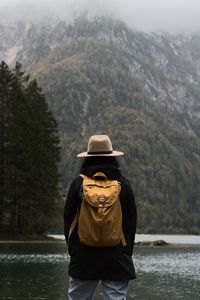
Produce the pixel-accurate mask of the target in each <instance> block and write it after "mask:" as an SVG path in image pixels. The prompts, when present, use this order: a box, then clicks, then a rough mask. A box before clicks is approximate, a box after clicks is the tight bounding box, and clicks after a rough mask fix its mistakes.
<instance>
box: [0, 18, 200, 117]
mask: <svg viewBox="0 0 200 300" xmlns="http://www.w3.org/2000/svg"><path fill="white" fill-rule="evenodd" d="M0 37H1V48H0V58H1V59H5V60H6V61H7V62H8V63H12V62H14V61H16V60H19V61H21V62H22V63H23V65H24V66H25V67H26V68H27V69H29V70H31V69H32V68H34V67H35V64H36V63H39V62H40V63H41V62H42V61H43V60H45V58H47V57H48V56H49V55H53V53H54V51H55V49H56V48H57V47H61V45H62V43H65V42H66V41H68V42H69V41H70V39H76V40H82V41H84V39H89V38H91V39H93V38H95V39H96V38H98V39H101V40H105V41H109V42H110V43H111V44H113V45H115V47H116V48H118V50H119V51H120V53H121V56H122V57H123V59H124V60H126V63H127V65H128V66H129V70H130V72H132V73H133V75H134V77H135V78H137V79H138V81H139V82H140V83H141V85H142V86H143V89H144V92H145V94H146V96H147V97H148V98H149V99H150V100H152V101H154V102H158V103H161V104H163V105H165V106H166V107H168V108H170V109H172V110H174V109H175V110H179V111H182V112H183V111H185V112H188V113H190V114H191V115H196V116H200V100H199V93H200V88H199V84H200V35H191V36H184V35H182V36H181V35H179V36H172V35H168V34H166V33H151V34H147V33H142V32H137V31H132V30H130V29H128V28H127V27H126V25H125V24H123V23H121V22H114V21H112V20H108V19H104V18H99V19H94V20H93V21H91V22H86V21H85V20H84V19H83V20H81V19H80V20H79V21H77V22H75V24H74V25H73V26H72V25H71V26H70V25H66V23H65V22H60V23H55V22H53V23H51V22H49V23H48V22H47V21H46V22H44V23H43V24H41V23H40V24H37V25H36V24H30V23H28V24H27V23H22V22H18V23H15V24H14V25H12V26H7V27H5V26H3V25H2V26H0Z"/></svg>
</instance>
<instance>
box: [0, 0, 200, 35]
mask: <svg viewBox="0 0 200 300" xmlns="http://www.w3.org/2000/svg"><path fill="white" fill-rule="evenodd" d="M80 14H87V15H88V16H94V15H108V16H111V17H115V18H118V19H121V20H123V21H125V22H126V23H127V24H128V25H129V26H130V27H132V28H136V29H139V30H143V31H167V32H170V33H177V32H186V33H188V32H196V31H200V21H199V20H200V1H199V0H43V1H41V0H0V17H1V20H2V21H4V22H5V21H8V20H9V21H14V20H15V19H21V18H26V19H28V20H31V21H38V20H41V19H44V18H46V17H54V18H55V19H65V20H66V21H69V22H70V21H71V20H72V19H73V18H75V17H77V16H78V15H80Z"/></svg>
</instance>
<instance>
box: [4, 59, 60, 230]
mask: <svg viewBox="0 0 200 300" xmlns="http://www.w3.org/2000/svg"><path fill="white" fill-rule="evenodd" d="M0 73H1V74H0V76H1V77H0V81H1V83H0V95H2V97H1V102H0V105H1V108H2V109H1V128H0V130H1V131H0V133H1V141H0V142H1V150H0V151H1V154H2V155H1V170H0V172H1V182H0V186H1V188H0V193H1V194H0V196H1V202H0V203H1V204H0V214H1V216H2V218H1V220H2V221H1V223H0V224H1V227H0V230H1V231H3V230H5V228H6V230H7V231H9V232H18V233H22V234H24V233H27V234H30V233H31V234H34V233H39V234H42V233H44V232H45V230H46V229H47V228H48V224H49V219H50V218H51V217H52V214H53V212H54V209H55V206H54V204H55V201H56V199H57V198H58V197H59V193H58V171H57V164H58V161H59V147H58V144H59V139H58V135H57V129H56V128H57V125H56V122H55V120H54V118H53V116H52V114H51V112H50V111H49V110H48V105H47V103H46V100H45V96H44V95H43V94H42V91H41V89H40V88H39V87H38V85H37V82H36V81H35V80H34V81H30V80H29V76H26V75H25V73H24V72H23V71H22V68H21V65H20V64H19V63H17V64H16V66H15V68H14V70H12V71H10V70H9V68H8V66H7V65H6V64H5V63H4V62H2V64H1V66H0ZM6 76H7V77H6ZM4 77H6V80H3V78H4ZM4 82H5V83H4ZM3 83H4V85H3ZM5 103H6V105H7V106H6V105H5ZM5 112H6V113H5ZM6 116H9V117H6ZM5 129H6V134H5ZM6 138H7V140H6ZM6 147H7V149H6V151H5V148H6ZM5 153H6V154H5ZM3 225H4V227H5V228H3Z"/></svg>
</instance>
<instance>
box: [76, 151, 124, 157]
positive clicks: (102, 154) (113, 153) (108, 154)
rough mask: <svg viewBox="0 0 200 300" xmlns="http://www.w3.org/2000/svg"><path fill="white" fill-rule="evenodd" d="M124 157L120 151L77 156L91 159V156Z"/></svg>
mask: <svg viewBox="0 0 200 300" xmlns="http://www.w3.org/2000/svg"><path fill="white" fill-rule="evenodd" d="M121 155H124V153H123V152H120V151H112V153H107V154H104V153H98V154H96V153H95V154H88V152H81V153H79V154H78V155H77V157H89V156H121Z"/></svg>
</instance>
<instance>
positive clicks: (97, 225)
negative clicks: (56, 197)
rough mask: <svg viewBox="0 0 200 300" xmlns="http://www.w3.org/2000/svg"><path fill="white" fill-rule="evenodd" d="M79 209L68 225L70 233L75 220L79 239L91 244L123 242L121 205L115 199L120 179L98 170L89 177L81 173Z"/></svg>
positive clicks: (119, 188)
mask: <svg viewBox="0 0 200 300" xmlns="http://www.w3.org/2000/svg"><path fill="white" fill-rule="evenodd" d="M80 176H81V177H82V178H83V184H82V190H83V191H82V202H81V207H80V212H78V213H77V215H76V216H75V218H74V220H73V223H72V226H71V228H70V233H69V235H71V233H72V231H73V230H74V228H75V225H76V223H77V222H78V236H79V239H80V241H81V243H83V244H85V245H88V246H92V247H112V246H116V245H119V244H120V243H122V245H124V246H125V245H126V241H125V238H124V234H123V231H122V209H121V203H120V200H119V194H120V190H121V185H120V182H118V181H117V180H110V179H108V178H107V177H106V175H105V174H104V173H102V172H98V173H96V174H95V175H94V176H93V177H92V178H91V177H87V176H85V175H83V174H81V175H80Z"/></svg>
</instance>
